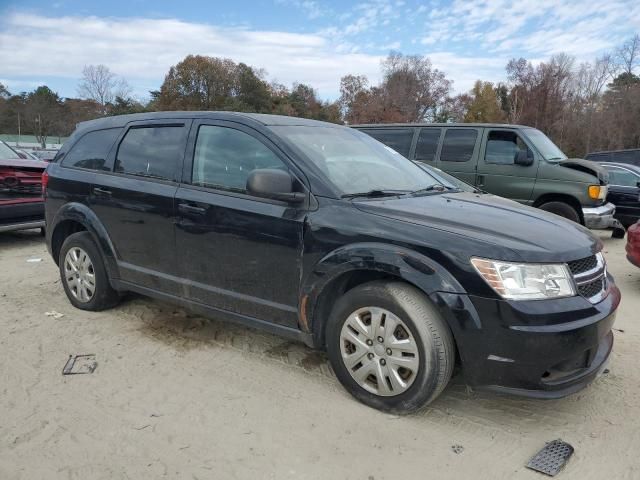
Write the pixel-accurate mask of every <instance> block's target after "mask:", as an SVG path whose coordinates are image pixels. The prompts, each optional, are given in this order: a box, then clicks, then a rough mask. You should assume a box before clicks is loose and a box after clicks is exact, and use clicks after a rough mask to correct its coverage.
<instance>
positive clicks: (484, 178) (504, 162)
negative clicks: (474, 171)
mask: <svg viewBox="0 0 640 480" xmlns="http://www.w3.org/2000/svg"><path fill="white" fill-rule="evenodd" d="M484 136H485V140H484V141H483V145H484V148H482V149H481V151H480V160H479V161H478V177H477V179H476V185H477V186H478V188H480V189H482V190H484V191H486V192H489V193H493V194H494V195H499V196H501V197H505V198H510V199H511V200H515V201H516V202H520V203H524V204H529V203H531V194H532V192H533V187H534V185H535V183H536V176H537V174H538V165H539V163H538V161H537V159H535V158H534V157H533V155H534V154H533V150H531V148H529V146H528V145H527V143H526V142H525V141H524V139H523V138H522V137H521V136H520V135H518V133H517V132H516V131H515V130H509V129H499V128H498V129H496V128H493V129H486V130H485V132H484ZM520 151H524V152H525V153H526V154H527V156H528V157H529V158H532V159H533V163H532V164H531V165H518V164H516V163H515V159H516V156H517V155H518V153H519V152H520Z"/></svg>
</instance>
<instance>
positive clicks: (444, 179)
mask: <svg viewBox="0 0 640 480" xmlns="http://www.w3.org/2000/svg"><path fill="white" fill-rule="evenodd" d="M416 165H418V166H419V167H420V168H422V169H423V170H426V171H427V172H428V173H429V174H430V175H432V176H433V177H434V178H435V179H436V180H438V182H440V183H441V184H442V185H444V186H445V187H448V188H455V189H456V190H462V191H463V192H477V191H478V189H477V188H475V187H473V186H472V185H469V184H468V183H467V182H463V181H462V180H460V179H459V178H456V177H454V176H453V175H449V174H448V173H446V172H443V171H442V170H440V169H439V168H435V167H432V166H431V165H427V164H426V163H423V162H416Z"/></svg>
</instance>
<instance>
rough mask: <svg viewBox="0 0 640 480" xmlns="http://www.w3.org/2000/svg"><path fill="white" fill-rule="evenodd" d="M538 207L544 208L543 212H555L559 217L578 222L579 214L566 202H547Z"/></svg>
mask: <svg viewBox="0 0 640 480" xmlns="http://www.w3.org/2000/svg"><path fill="white" fill-rule="evenodd" d="M538 208H540V210H544V211H545V212H549V213H555V214H556V215H559V216H561V217H564V218H566V219H568V220H571V221H572V222H576V223H580V215H579V214H578V212H577V211H576V209H575V208H573V207H572V206H571V205H569V204H568V203H564V202H547V203H543V204H542V205H540V206H539V207H538Z"/></svg>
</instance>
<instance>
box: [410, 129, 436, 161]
mask: <svg viewBox="0 0 640 480" xmlns="http://www.w3.org/2000/svg"><path fill="white" fill-rule="evenodd" d="M441 131H442V129H440V128H423V129H422V130H420V135H419V136H418V143H417V144H416V160H417V161H419V162H433V161H434V160H435V159H436V152H437V151H438V142H439V140H440V133H441Z"/></svg>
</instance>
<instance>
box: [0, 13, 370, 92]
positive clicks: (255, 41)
mask: <svg viewBox="0 0 640 480" xmlns="http://www.w3.org/2000/svg"><path fill="white" fill-rule="evenodd" d="M4 23H5V28H4V30H3V31H0V45H2V46H3V48H2V49H0V65H2V75H3V76H5V77H8V78H11V77H31V78H33V77H62V78H68V79H76V78H79V77H80V73H81V71H82V67H83V66H84V65H86V64H99V63H102V64H105V65H107V66H109V68H110V69H111V70H112V71H113V72H115V73H117V74H118V75H122V76H123V77H125V78H126V79H127V80H128V81H129V82H130V83H131V84H133V85H134V86H138V85H148V84H156V85H157V86H158V87H159V86H160V84H161V83H162V80H163V78H164V75H165V74H166V73H167V71H168V69H169V67H171V66H172V65H175V64H176V63H178V62H179V61H180V60H182V59H183V58H184V57H185V56H186V55H188V54H200V55H210V56H219V57H228V58H232V59H233V60H234V61H236V62H245V63H247V64H248V65H251V66H254V67H256V68H264V69H266V71H267V72H268V74H269V77H270V78H271V79H276V80H277V81H279V82H281V83H285V84H291V83H293V82H294V81H297V82H303V83H308V84H310V85H312V86H313V87H315V88H317V89H318V90H319V92H320V94H321V95H322V96H324V97H334V96H335V95H336V93H337V90H338V86H339V81H340V77H341V76H343V75H345V74H347V73H352V72H357V73H361V74H365V75H367V76H369V78H371V79H372V81H374V82H375V81H376V80H377V79H378V78H379V76H380V61H381V59H382V57H380V56H378V55H366V54H360V53H354V52H353V48H355V46H352V47H351V48H347V50H346V51H344V50H343V51H338V48H337V47H336V46H335V45H334V44H332V43H331V42H330V41H328V40H327V39H326V38H325V37H324V36H321V35H318V34H297V33H287V32H277V31H257V30H248V29H244V28H226V27H217V26H211V25H203V24H197V23H188V22H184V21H180V20H156V19H115V18H97V17H58V18H49V17H43V16H38V15H31V14H13V15H10V16H8V17H7V18H5V22H4ZM345 48H346V47H345ZM13 52H20V54H19V55H15V54H14V53H13ZM138 88H139V87H138ZM156 88H157V87H156ZM145 93H146V92H142V91H136V94H138V95H143V94H145ZM72 94H73V93H72V92H68V93H67V95H72Z"/></svg>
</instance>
